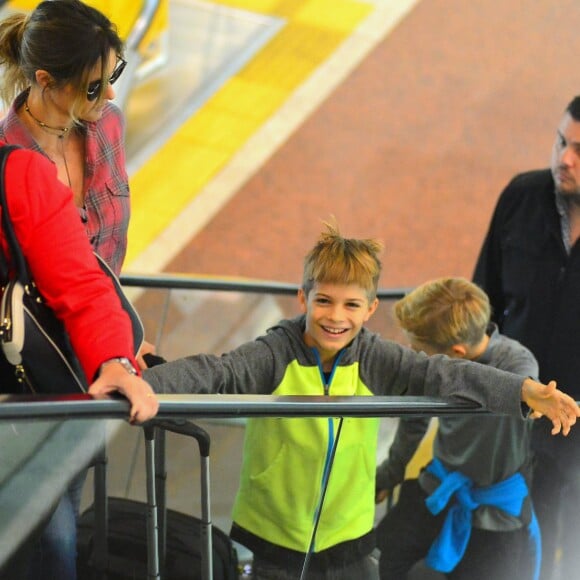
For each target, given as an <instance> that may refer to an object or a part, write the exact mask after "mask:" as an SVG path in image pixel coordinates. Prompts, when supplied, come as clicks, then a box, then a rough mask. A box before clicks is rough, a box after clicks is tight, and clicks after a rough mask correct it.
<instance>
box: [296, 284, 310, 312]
mask: <svg viewBox="0 0 580 580" xmlns="http://www.w3.org/2000/svg"><path fill="white" fill-rule="evenodd" d="M298 304H299V305H300V312H302V314H306V311H307V305H308V296H306V292H304V290H303V289H302V288H300V289H299V290H298Z"/></svg>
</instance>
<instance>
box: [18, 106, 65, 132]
mask: <svg viewBox="0 0 580 580" xmlns="http://www.w3.org/2000/svg"><path fill="white" fill-rule="evenodd" d="M24 109H25V110H26V112H27V113H28V114H29V115H30V116H31V117H32V120H33V121H34V122H35V123H36V124H37V125H38V126H39V127H40V128H41V129H44V130H45V131H47V132H48V133H52V134H53V135H54V134H55V133H56V135H57V137H58V138H59V139H63V138H64V136H65V135H66V134H67V133H68V132H69V131H70V127H51V126H50V125H47V124H46V123H45V122H44V121H41V120H40V119H38V118H37V117H35V116H34V115H33V114H32V111H31V110H30V107H29V106H28V99H26V101H24Z"/></svg>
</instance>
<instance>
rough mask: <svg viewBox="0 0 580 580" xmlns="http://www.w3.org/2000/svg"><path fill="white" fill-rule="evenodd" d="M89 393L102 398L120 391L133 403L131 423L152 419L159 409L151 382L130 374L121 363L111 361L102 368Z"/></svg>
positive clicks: (130, 415)
mask: <svg viewBox="0 0 580 580" xmlns="http://www.w3.org/2000/svg"><path fill="white" fill-rule="evenodd" d="M88 392H89V395H92V396H93V397H95V398H96V399H102V398H104V397H106V396H108V395H110V394H112V393H119V394H121V395H123V396H124V397H126V398H127V399H128V400H129V402H130V403H131V411H130V413H129V422H130V423H132V424H133V423H144V422H145V421H148V420H149V419H152V418H153V417H155V415H156V414H157V411H158V410H159V400H158V399H157V395H156V394H155V393H154V392H153V389H152V388H151V386H150V385H149V383H147V382H145V381H144V380H143V379H142V378H141V377H138V376H136V375H133V374H130V373H129V372H127V369H126V368H125V367H123V366H122V365H121V364H119V363H116V362H111V363H108V364H106V365H104V366H103V367H102V368H101V372H100V374H99V378H98V379H96V380H95V381H94V382H93V383H92V385H91V386H90V387H89V391H88Z"/></svg>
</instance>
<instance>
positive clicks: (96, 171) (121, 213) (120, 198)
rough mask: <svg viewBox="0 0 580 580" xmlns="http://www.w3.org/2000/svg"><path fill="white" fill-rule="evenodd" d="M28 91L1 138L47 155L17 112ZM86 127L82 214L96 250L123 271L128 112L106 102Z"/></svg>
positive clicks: (0, 124) (0, 129)
mask: <svg viewBox="0 0 580 580" xmlns="http://www.w3.org/2000/svg"><path fill="white" fill-rule="evenodd" d="M26 96H27V91H25V92H24V93H21V94H20V95H19V96H18V97H17V98H16V99H15V100H14V102H13V103H12V106H11V107H10V109H9V110H8V112H7V114H6V116H5V117H4V118H3V119H2V120H1V121H0V140H2V141H5V142H6V143H12V144H16V145H21V146H22V147H26V148H27V149H33V150H34V151H38V152H40V153H42V154H43V155H44V156H45V157H48V155H46V153H45V152H44V151H43V150H42V149H41V148H40V147H39V146H38V144H37V143H36V141H34V139H33V138H32V136H31V134H30V133H29V131H28V129H27V128H26V126H25V125H24V123H23V122H22V121H21V120H20V119H19V117H18V115H17V114H16V111H18V109H19V108H20V107H21V106H22V105H23V104H24V101H25V100H26ZM82 128H83V130H84V132H85V179H84V203H85V205H84V208H79V215H80V217H81V218H82V219H83V224H84V226H85V230H86V232H87V236H88V238H89V240H90V242H91V245H92V247H93V250H94V251H95V252H97V253H98V254H99V255H100V256H101V257H102V258H103V259H104V260H105V261H106V262H107V264H109V266H110V267H111V269H112V270H113V271H114V272H115V273H116V274H117V275H119V273H120V271H121V267H122V265H123V260H124V259H125V253H126V251H127V228H128V227H129V216H130V203H129V179H128V176H127V170H126V167H125V148H124V129H125V125H124V120H123V116H122V113H121V111H120V110H119V109H118V107H116V106H115V105H114V104H112V103H110V102H107V103H106V104H105V108H104V110H103V115H102V117H101V118H100V119H99V120H98V121H97V122H94V123H89V122H85V121H83V123H82ZM49 159H50V158H49ZM51 161H52V160H51Z"/></svg>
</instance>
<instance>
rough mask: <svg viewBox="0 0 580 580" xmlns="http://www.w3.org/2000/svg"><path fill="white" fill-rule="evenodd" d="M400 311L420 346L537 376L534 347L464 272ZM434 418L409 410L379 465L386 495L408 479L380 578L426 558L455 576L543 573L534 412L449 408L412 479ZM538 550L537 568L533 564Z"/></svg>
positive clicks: (503, 577) (389, 526)
mask: <svg viewBox="0 0 580 580" xmlns="http://www.w3.org/2000/svg"><path fill="white" fill-rule="evenodd" d="M394 311H395V316H396V318H397V320H398V322H399V325H400V327H401V328H402V329H403V331H404V333H405V335H406V336H407V338H408V340H409V343H410V345H411V347H412V348H413V349H414V350H417V351H423V352H425V353H426V354H428V355H434V354H445V355H447V356H449V357H451V358H456V359H465V360H470V361H476V362H479V363H481V364H482V365H489V366H492V367H495V368H499V369H502V370H505V371H509V372H513V373H516V374H520V375H527V376H534V377H535V376H537V375H538V365H537V362H536V359H535V358H534V356H533V355H532V353H531V352H530V351H529V350H528V349H527V348H525V347H524V346H522V345H521V344H520V343H519V342H517V341H515V340H512V339H510V338H507V337H505V336H502V335H501V334H499V332H498V330H497V327H496V326H495V324H491V323H490V305H489V300H488V298H487V295H486V294H485V292H483V291H482V290H481V289H480V288H478V287H477V286H476V285H475V284H473V283H471V282H469V281H468V280H465V279H464V278H440V279H437V280H433V281H430V282H426V283H425V284H422V285H421V286H419V287H418V288H416V289H415V290H413V291H412V292H411V293H410V294H408V295H407V296H405V298H403V299H402V300H399V301H398V302H397V303H396V304H395V308H394ZM494 388H501V385H497V386H496V387H494ZM428 425H429V419H423V418H418V419H417V418H416V419H410V418H406V419H405V418H403V419H401V421H400V423H399V428H398V430H397V432H396V435H395V439H394V441H393V444H392V445H391V448H390V450H389V456H388V458H387V459H386V460H385V461H384V462H383V463H382V464H381V465H380V466H379V468H378V469H377V498H376V499H377V501H382V500H383V499H384V498H385V497H386V496H387V495H388V493H389V492H390V490H392V489H393V488H394V487H395V486H396V485H398V484H400V483H402V484H403V485H402V489H401V493H400V495H399V500H398V502H397V504H396V505H395V507H394V508H392V509H391V510H390V511H389V512H388V514H387V515H386V516H385V518H384V519H383V520H382V521H381V523H380V524H379V526H378V528H377V530H378V534H377V536H378V545H379V548H380V550H381V559H380V576H381V580H395V579H396V580H400V579H403V578H407V575H408V573H409V572H410V570H411V569H412V568H413V566H414V565H415V564H416V563H417V562H419V561H420V560H423V559H425V563H426V564H427V566H429V567H430V568H433V569H435V570H438V571H439V572H444V573H446V574H448V577H449V578H453V579H454V580H460V579H464V580H467V579H469V580H489V579H490V578H493V579H494V580H514V579H516V578H517V579H524V578H525V579H531V578H532V577H537V573H538V572H539V553H540V546H539V530H538V526H537V522H536V520H535V516H534V512H533V509H532V505H531V500H530V497H529V493H528V486H527V482H528V480H529V476H530V473H529V471H530V467H531V465H530V463H531V462H530V450H529V446H530V436H531V429H530V428H531V421H528V422H525V421H521V420H520V419H519V418H515V417H509V416H498V415H496V416H486V417H483V416H449V417H441V418H440V419H439V427H438V429H437V433H436V436H435V441H434V446H433V460H432V462H431V463H430V464H429V465H428V466H427V468H426V469H424V470H423V471H422V472H421V473H420V475H419V478H418V479H411V480H406V481H404V480H403V478H404V474H405V468H406V465H407V464H408V463H409V461H410V460H411V458H412V457H413V455H414V453H415V451H416V450H417V447H418V446H419V443H420V442H421V440H422V438H423V436H424V435H425V433H426V431H427V428H428ZM529 540H534V542H531V541H529ZM536 542H537V543H536ZM532 550H533V551H532ZM534 553H535V555H536V556H538V559H537V560H536V562H537V564H538V565H537V566H536V576H534V575H533V574H532V571H531V569H530V568H529V565H527V563H529V562H532V561H533V560H534V558H533V555H534ZM524 570H525V571H524ZM410 577H412V573H411V574H410Z"/></svg>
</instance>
